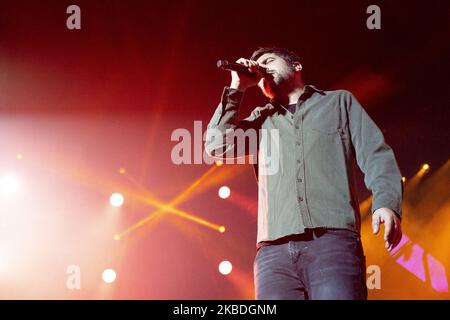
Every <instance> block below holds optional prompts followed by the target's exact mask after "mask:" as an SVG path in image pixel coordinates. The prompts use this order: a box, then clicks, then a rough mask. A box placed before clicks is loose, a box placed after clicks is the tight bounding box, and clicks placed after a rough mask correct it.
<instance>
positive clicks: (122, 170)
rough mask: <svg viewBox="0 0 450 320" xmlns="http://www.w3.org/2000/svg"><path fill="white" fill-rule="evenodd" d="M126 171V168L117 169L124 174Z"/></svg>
mask: <svg viewBox="0 0 450 320" xmlns="http://www.w3.org/2000/svg"><path fill="white" fill-rule="evenodd" d="M126 172H127V170H126V169H125V168H120V169H119V173H120V174H125V173H126Z"/></svg>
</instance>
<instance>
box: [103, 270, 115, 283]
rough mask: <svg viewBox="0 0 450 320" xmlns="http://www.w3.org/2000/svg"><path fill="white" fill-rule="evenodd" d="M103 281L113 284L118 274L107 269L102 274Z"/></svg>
mask: <svg viewBox="0 0 450 320" xmlns="http://www.w3.org/2000/svg"><path fill="white" fill-rule="evenodd" d="M102 278H103V281H105V282H106V283H113V282H114V281H115V280H116V272H115V271H114V270H113V269H106V270H105V271H103V273H102Z"/></svg>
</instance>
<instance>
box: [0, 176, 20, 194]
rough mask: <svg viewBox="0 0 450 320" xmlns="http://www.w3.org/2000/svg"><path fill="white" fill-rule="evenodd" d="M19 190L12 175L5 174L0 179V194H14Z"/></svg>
mask: <svg viewBox="0 0 450 320" xmlns="http://www.w3.org/2000/svg"><path fill="white" fill-rule="evenodd" d="M18 189H19V180H18V179H17V177H16V176H14V175H12V174H6V175H4V176H3V177H1V178H0V192H1V193H2V194H12V193H16V192H17V190H18Z"/></svg>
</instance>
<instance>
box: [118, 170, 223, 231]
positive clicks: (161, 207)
mask: <svg viewBox="0 0 450 320" xmlns="http://www.w3.org/2000/svg"><path fill="white" fill-rule="evenodd" d="M216 169H217V165H214V166H212V167H211V168H210V169H208V171H206V172H205V173H204V174H203V175H202V176H201V177H199V178H198V179H197V180H195V181H194V182H193V183H191V185H190V186H189V187H188V188H186V189H185V190H184V191H183V192H182V193H180V194H179V195H178V196H176V197H175V198H174V199H172V200H171V201H170V202H169V203H168V204H164V203H161V202H159V201H155V199H147V198H144V199H142V200H143V201H144V202H146V203H150V204H152V205H154V206H156V207H158V208H159V209H158V210H156V211H153V212H152V213H149V214H148V215H147V216H146V217H144V218H143V219H141V220H139V221H138V222H136V223H135V224H133V225H132V226H130V227H128V228H127V229H125V230H124V231H122V232H120V233H119V234H117V236H118V237H119V238H121V237H123V236H124V235H127V234H129V233H130V232H132V231H134V230H136V229H138V228H139V227H141V226H143V225H144V224H146V223H148V222H150V221H152V220H153V219H155V218H157V217H159V216H161V215H162V214H164V213H167V211H168V212H170V213H174V214H176V215H178V216H180V217H183V218H185V219H188V220H190V221H194V222H197V223H199V224H201V225H204V226H207V227H210V228H213V229H215V230H217V231H219V232H224V231H225V229H224V227H223V226H219V225H217V224H214V223H211V222H208V221H206V220H204V219H201V218H198V217H196V216H194V215H191V214H189V213H187V212H185V211H182V210H179V209H176V208H175V207H174V206H176V205H177V204H179V203H180V202H181V201H183V200H185V199H186V198H187V197H188V195H189V193H191V191H192V190H194V189H195V188H196V187H197V186H198V185H199V184H200V183H201V182H202V181H204V180H205V179H206V178H207V177H209V176H210V175H211V174H212V173H213V172H214V171H215V170H216ZM125 176H126V177H127V179H129V180H130V181H131V182H132V183H134V184H135V185H137V186H139V187H140V188H143V187H142V185H141V184H140V183H139V182H138V181H136V180H135V179H134V178H133V177H131V176H130V175H128V174H127V175H125Z"/></svg>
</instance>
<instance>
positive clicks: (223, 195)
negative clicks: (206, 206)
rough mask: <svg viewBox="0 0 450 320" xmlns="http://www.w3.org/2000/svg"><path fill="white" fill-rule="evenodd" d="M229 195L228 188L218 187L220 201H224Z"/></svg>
mask: <svg viewBox="0 0 450 320" xmlns="http://www.w3.org/2000/svg"><path fill="white" fill-rule="evenodd" d="M230 194H231V191H230V188H228V187H227V186H223V187H220V189H219V197H221V198H222V199H226V198H228V197H229V196H230Z"/></svg>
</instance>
